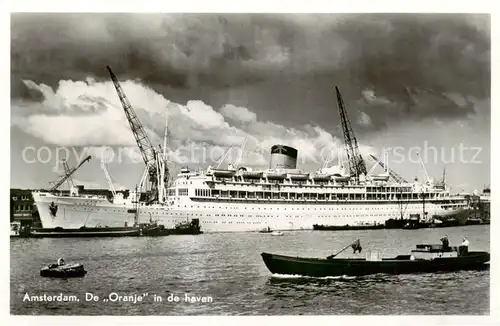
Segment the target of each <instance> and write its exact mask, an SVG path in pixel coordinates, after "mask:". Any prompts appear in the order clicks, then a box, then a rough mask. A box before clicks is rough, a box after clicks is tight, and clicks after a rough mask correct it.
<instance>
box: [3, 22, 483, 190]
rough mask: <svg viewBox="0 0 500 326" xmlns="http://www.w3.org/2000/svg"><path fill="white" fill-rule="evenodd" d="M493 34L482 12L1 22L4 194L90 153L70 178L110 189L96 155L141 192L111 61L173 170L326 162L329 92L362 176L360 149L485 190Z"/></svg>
mask: <svg viewBox="0 0 500 326" xmlns="http://www.w3.org/2000/svg"><path fill="white" fill-rule="evenodd" d="M490 38H491V36H490V17H489V15H466V14H222V15H217V14H21V13H16V14H12V15H11V78H10V81H11V130H10V131H11V187H12V188H40V187H45V186H47V185H48V184H49V182H51V181H55V180H57V179H58V177H59V175H60V174H61V173H62V172H63V166H62V163H61V160H63V159H66V160H67V161H68V164H69V166H75V165H77V164H78V161H80V160H81V159H83V158H84V157H86V156H87V155H92V160H91V161H90V162H89V163H85V164H84V165H83V166H82V167H81V168H80V170H79V171H77V172H76V173H75V175H74V181H75V183H78V184H84V185H85V186H86V187H99V188H105V187H108V183H107V181H106V178H105V174H104V172H103V169H102V167H101V160H102V159H103V158H104V159H105V160H106V162H107V169H108V170H109V173H110V174H111V176H112V178H113V183H114V184H115V186H116V187H118V188H130V187H134V186H135V185H136V184H137V183H138V182H139V180H140V178H141V175H142V171H143V169H144V163H143V161H142V159H141V156H140V154H139V151H138V149H137V145H136V143H135V140H134V137H133V134H132V132H131V129H130V126H129V125H128V122H127V119H126V117H125V114H124V111H123V108H122V107H121V105H120V102H119V99H118V96H117V94H116V91H115V89H114V86H113V84H112V83H111V80H110V78H109V74H108V71H107V69H106V66H108V65H109V66H110V67H111V68H112V70H113V71H114V73H115V75H116V76H117V77H118V79H119V80H120V83H121V85H122V87H123V89H124V91H125V93H126V95H127V97H128V99H129V100H130V103H131V104H132V107H133V108H134V110H135V112H136V114H137V116H138V117H139V120H140V121H141V123H142V125H143V126H144V128H145V130H146V132H147V133H148V135H149V138H150V140H151V142H152V143H153V144H154V145H155V146H158V145H160V144H162V143H163V136H164V133H165V125H166V124H167V125H168V143H167V148H168V154H169V159H170V168H171V170H172V171H173V172H176V171H178V170H179V168H180V167H181V166H188V167H189V168H191V169H198V168H206V167H207V166H208V165H214V164H215V161H217V159H218V158H219V157H220V156H221V155H222V154H223V152H224V151H225V150H227V149H228V148H229V147H230V146H236V147H240V146H241V145H242V144H244V143H245V147H244V155H241V158H240V159H239V156H238V151H237V150H232V151H231V152H230V157H229V158H228V160H230V161H232V162H235V161H237V160H238V159H239V162H238V163H239V164H240V165H245V166H250V167H253V168H267V166H268V161H269V150H270V147H271V146H272V145H274V144H284V145H289V146H293V147H295V148H297V149H298V150H299V160H298V167H299V168H300V169H303V170H307V171H311V172H312V171H315V170H316V169H318V168H321V167H322V166H323V165H324V161H325V158H326V157H327V156H328V154H329V153H333V154H334V155H333V162H330V163H329V165H331V164H335V163H336V160H337V158H336V155H337V148H338V147H339V146H343V144H344V137H343V134H342V129H341V126H340V116H339V111H338V106H337V98H336V95H335V86H338V87H339V89H340V92H341V94H342V97H343V100H344V102H345V105H346V109H347V114H348V117H349V120H350V123H351V125H352V129H353V130H354V133H355V135H356V138H357V140H358V142H359V146H360V151H361V154H362V156H363V157H364V158H365V161H366V164H367V167H368V169H370V168H371V167H372V165H373V164H374V162H373V160H371V159H370V158H369V154H374V155H375V156H377V157H382V156H383V154H382V153H383V151H384V150H386V151H387V152H388V157H389V166H390V167H391V168H392V169H393V170H395V171H396V172H397V173H398V174H400V175H401V176H402V177H403V178H405V179H407V180H413V179H414V178H415V177H418V178H419V179H420V180H422V179H423V178H425V172H424V167H425V170H426V171H427V174H428V175H429V176H430V177H432V178H434V179H436V180H440V179H441V178H442V174H443V168H446V179H447V181H448V183H449V184H450V186H451V187H452V191H454V192H463V191H466V192H471V191H473V190H476V189H478V190H481V189H482V188H483V186H484V185H489V183H490V154H491V150H490V130H491V128H490V125H491V121H490V120H491V119H490V112H491V108H490V98H491V94H490V76H491V73H490V64H491V57H490V51H491V41H490ZM167 121H168V123H167ZM417 153H419V155H420V157H421V158H422V160H423V161H424V164H423V166H422V164H420V163H419V160H418V157H419V156H418V154H417ZM342 159H345V157H343V158H342ZM228 160H226V161H225V162H223V163H222V164H223V166H224V165H225V164H227V162H228ZM379 172H381V170H380V169H377V170H375V172H374V173H379Z"/></svg>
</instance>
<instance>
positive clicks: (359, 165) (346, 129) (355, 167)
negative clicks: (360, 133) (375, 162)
mask: <svg viewBox="0 0 500 326" xmlns="http://www.w3.org/2000/svg"><path fill="white" fill-rule="evenodd" d="M335 90H336V92H337V104H338V107H339V112H340V121H341V124H342V131H343V133H344V141H345V145H346V153H347V159H348V161H349V171H350V174H351V176H353V177H355V178H356V179H358V180H359V177H360V176H361V175H365V176H366V174H367V171H366V165H365V161H364V160H363V157H362V156H361V154H360V152H359V148H358V141H357V140H356V136H355V135H354V131H353V130H352V127H351V122H350V121H349V118H348V117H347V111H346V109H345V105H344V101H343V100H342V96H341V95H340V91H339V88H338V87H337V86H335Z"/></svg>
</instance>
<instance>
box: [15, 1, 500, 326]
mask: <svg viewBox="0 0 500 326" xmlns="http://www.w3.org/2000/svg"><path fill="white" fill-rule="evenodd" d="M285 6H286V5H285ZM283 9H285V8H283ZM117 11H120V10H117ZM490 26H491V17H490V14H488V13H335V12H318V13H271V12H269V13H265V12H262V13H251V12H248V13H246V12H234V13H209V12H206V13H204V12H201V10H200V12H198V13H196V12H185V13H181V12H179V13H160V12H158V13H140V12H138V13H125V12H124V13H104V12H103V13H99V12H88V13H80V12H74V13H70V12H65V13H62V12H61V13H58V12H40V13H35V12H32V13H30V12H11V13H10V249H9V255H10V268H9V277H10V300H9V304H10V308H9V311H10V315H11V316H33V315H37V316H293V315H306V316H317V315H321V316H331V315H333V316H351V315H365V316H366V315H377V316H387V315H416V316H429V315H430V316H441V315H444V316H456V315H461V316H490V314H491V310H492V309H493V307H492V306H491V304H490V299H491V297H490V293H491V292H490V254H491V251H492V250H491V246H490V221H491V218H490V204H491V186H492V184H491V175H490V171H491V164H490V161H491V154H492V147H491V139H492V137H491V131H492V130H491V129H492V128H491V126H492V118H491V84H492V82H491V58H492V57H491V27H490ZM7 71H8V70H6V73H7ZM6 292H7V291H6ZM478 318H480V317H478ZM70 324H71V322H70Z"/></svg>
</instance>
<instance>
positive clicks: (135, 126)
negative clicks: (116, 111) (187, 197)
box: [106, 66, 158, 200]
mask: <svg viewBox="0 0 500 326" xmlns="http://www.w3.org/2000/svg"><path fill="white" fill-rule="evenodd" d="M106 68H108V71H109V75H110V76H111V80H112V81H113V84H114V85H115V88H116V92H117V93H118V97H119V98H120V102H121V104H122V107H123V110H124V111H125V115H126V116H127V120H128V122H129V124H130V129H132V133H133V134H134V138H135V141H136V142H137V146H138V147H139V150H140V151H141V155H142V159H143V160H144V164H146V168H147V170H148V175H149V181H151V184H152V188H153V189H152V192H153V194H152V195H153V197H157V196H158V194H157V191H158V184H157V183H158V162H157V160H158V155H157V152H156V150H155V148H154V146H153V144H152V143H151V141H150V140H149V137H148V135H147V134H146V131H145V130H144V127H143V126H142V124H141V122H140V121H139V118H138V117H137V115H136V114H135V112H134V109H133V108H132V105H130V102H129V101H128V99H127V96H126V95H125V92H123V89H122V88H121V86H120V83H119V82H118V79H117V78H116V76H115V74H114V73H113V71H112V70H111V68H110V67H109V66H106ZM152 199H153V200H154V199H156V198H152Z"/></svg>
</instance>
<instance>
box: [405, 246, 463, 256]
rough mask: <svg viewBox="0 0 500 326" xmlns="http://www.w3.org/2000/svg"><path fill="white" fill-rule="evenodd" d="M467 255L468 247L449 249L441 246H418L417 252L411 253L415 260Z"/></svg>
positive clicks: (452, 247)
mask: <svg viewBox="0 0 500 326" xmlns="http://www.w3.org/2000/svg"><path fill="white" fill-rule="evenodd" d="M465 253H467V247H466V246H459V247H457V246H450V247H449V248H447V249H444V248H443V245H441V244H418V245H417V248H416V249H415V250H412V251H411V256H412V257H414V259H434V258H451V257H458V256H461V255H463V254H465Z"/></svg>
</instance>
